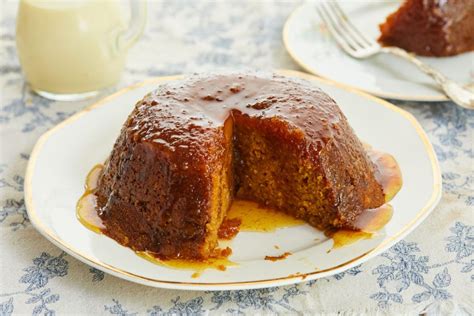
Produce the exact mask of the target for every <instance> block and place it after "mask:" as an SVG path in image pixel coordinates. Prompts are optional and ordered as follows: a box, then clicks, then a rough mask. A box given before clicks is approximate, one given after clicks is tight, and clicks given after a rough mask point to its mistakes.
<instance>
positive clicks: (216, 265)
mask: <svg viewBox="0 0 474 316" xmlns="http://www.w3.org/2000/svg"><path fill="white" fill-rule="evenodd" d="M365 146H366V145H365ZM366 150H367V153H368V155H369V157H370V158H371V160H372V161H373V163H374V165H375V167H376V178H377V181H378V182H379V183H380V185H381V186H382V188H383V191H384V194H385V200H386V202H389V201H390V200H391V199H392V198H393V197H394V196H395V195H396V194H397V193H398V191H399V190H400V188H401V186H402V177H401V172H400V169H399V167H398V164H397V162H396V161H395V159H394V158H393V157H392V156H391V155H389V154H385V153H382V152H378V151H375V150H373V149H371V148H370V147H368V146H366ZM102 169H103V165H100V164H98V165H96V166H94V167H93V168H92V170H91V171H90V172H89V173H88V175H87V179H86V184H85V192H84V194H83V195H82V196H81V198H80V199H79V201H78V203H77V209H76V211H77V213H76V214H77V218H78V220H79V221H80V222H81V223H82V224H83V225H84V226H85V227H86V228H88V229H90V230H91V231H93V232H95V233H99V234H100V233H102V231H103V230H104V229H105V226H104V225H103V223H102V220H101V219H100V217H99V216H98V215H97V211H96V195H95V190H96V187H97V181H98V178H99V175H100V173H101V171H102ZM392 214H393V208H392V206H391V205H390V204H388V203H386V204H384V205H382V206H381V207H379V208H376V209H369V210H366V211H364V212H363V213H362V214H361V215H360V216H359V218H358V219H357V221H356V223H355V224H354V226H355V227H356V228H357V230H347V229H341V230H338V231H335V232H327V235H328V236H330V237H331V238H332V239H333V241H334V244H333V249H335V248H340V247H343V246H347V245H350V244H353V243H355V242H357V241H359V240H362V239H369V238H372V237H373V236H374V234H376V233H377V231H379V230H380V229H382V228H383V227H384V226H385V225H386V224H387V223H388V222H389V221H390V219H391V218H392ZM303 224H305V222H304V221H302V220H300V219H296V218H294V217H292V216H290V215H288V214H285V213H283V212H279V211H276V210H273V209H270V208H268V207H264V206H262V205H259V204H258V203H255V202H251V201H245V200H234V202H233V203H232V205H231V207H230V209H229V212H228V213H227V216H226V219H225V220H224V222H223V223H222V225H221V227H220V229H219V234H218V235H219V238H220V239H221V240H230V239H232V238H234V237H235V236H236V235H237V234H238V232H239V231H252V232H273V231H275V230H277V229H280V228H286V227H294V226H299V225H303ZM275 248H277V246H275ZM226 249H229V251H227V252H226ZM226 249H223V250H221V249H217V250H216V251H220V255H216V256H215V257H213V258H209V259H207V260H203V261H192V260H182V259H166V260H163V259H160V258H157V257H156V256H154V255H153V254H152V253H149V252H137V255H139V256H140V257H142V258H144V259H146V260H148V261H150V262H153V263H155V264H158V265H162V266H165V267H169V268H174V269H185V270H192V271H195V272H194V273H193V274H192V277H198V276H200V275H201V273H202V272H203V271H204V270H206V269H216V270H220V271H224V270H226V267H228V266H235V265H236V263H234V262H231V261H230V260H228V259H227V257H228V256H229V255H230V253H231V251H230V248H226ZM277 249H279V247H278V248H277ZM290 254H291V253H289V252H285V253H283V254H282V255H281V256H275V257H272V256H266V257H265V260H269V261H276V260H283V259H285V258H287V257H288V255H290Z"/></svg>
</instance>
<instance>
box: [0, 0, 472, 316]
mask: <svg viewBox="0 0 474 316" xmlns="http://www.w3.org/2000/svg"><path fill="white" fill-rule="evenodd" d="M0 1H1V2H0V39H1V42H0V74H1V76H0V101H1V102H0V135H1V138H0V150H1V151H0V153H1V154H0V234H1V238H0V253H1V269H0V315H2V316H3V315H14V314H32V315H54V314H66V313H76V314H104V315H110V314H113V315H142V314H145V315H207V314H233V315H234V314H235V315H237V314H239V315H240V314H244V315H245V314H249V315H253V314H276V313H282V314H303V313H307V314H321V313H342V314H353V313H354V314H357V313H369V314H376V313H391V314H398V313H407V314H419V313H427V314H445V313H447V312H449V313H454V314H461V315H462V314H466V315H468V314H470V313H472V311H473V310H474V304H473V292H474V271H473V269H474V257H473V251H474V226H473V206H474V170H473V166H474V163H473V162H474V151H473V146H474V132H473V131H474V111H467V110H464V109H461V108H459V107H457V106H455V105H454V104H453V103H451V102H437V103H416V102H401V101H393V103H395V104H397V105H399V106H400V107H401V108H403V109H405V110H407V111H409V112H411V113H412V114H413V115H414V116H415V117H416V118H417V119H418V120H419V121H420V123H421V124H422V126H423V127H424V129H425V130H426V132H427V134H428V136H429V138H430V140H431V141H432V143H433V145H434V147H435V150H436V153H437V156H438V159H439V161H440V164H441V168H442V171H443V187H444V192H443V198H442V200H441V202H440V205H439V206H438V207H437V208H436V209H435V210H434V212H433V213H432V215H430V217H429V218H427V219H426V220H425V222H424V223H423V224H422V225H420V226H419V227H418V228H417V229H416V230H415V231H414V232H413V233H412V234H410V235H409V236H408V237H407V238H405V239H404V240H402V241H400V242H399V243H397V244H396V245H394V246H393V247H392V248H390V249H389V250H388V251H386V252H385V253H383V254H381V255H379V256H378V257H376V258H374V259H372V260H370V261H369V262H367V263H364V264H362V265H359V266H356V267H353V268H351V269H349V270H347V271H345V272H342V273H339V274H337V275H334V276H332V277H328V278H323V279H318V280H315V281H308V282H304V283H300V284H297V285H291V286H284V287H274V288H267V289H260V290H239V291H217V292H193V291H176V290H164V289H154V288H149V287H145V286H141V285H138V284H133V283H130V282H127V281H124V280H121V279H118V278H115V277H113V276H110V275H107V274H105V273H104V272H102V271H100V270H97V269H95V268H92V267H88V266H86V265H85V264H83V263H81V262H79V261H77V260H76V259H74V258H72V257H70V256H69V255H67V254H66V253H64V252H62V251H60V250H59V249H58V248H56V247H55V246H54V245H52V244H51V243H50V242H48V241H47V240H46V239H45V238H43V237H42V236H40V235H39V234H38V233H37V232H36V231H35V229H34V228H33V227H32V226H31V224H30V223H29V220H28V216H27V213H26V209H25V205H24V198H23V182H24V174H25V168H26V164H27V162H28V159H29V153H30V152H31V149H32V147H33V145H34V143H35V142H36V140H37V139H38V137H39V136H40V135H41V134H42V133H43V132H45V131H46V130H47V129H49V128H51V127H52V126H54V125H55V124H57V123H59V122H60V121H62V120H63V119H65V118H67V117H68V116H70V115H71V114H73V113H75V112H77V111H79V110H81V109H82V108H83V107H85V106H86V105H88V104H90V103H92V102H93V101H94V100H88V101H81V102H72V103H66V102H53V101H49V100H46V99H43V98H41V97H39V96H37V95H35V94H34V93H32V92H31V91H30V90H29V89H28V87H27V85H26V84H25V83H24V81H23V77H22V75H21V71H20V67H19V63H18V59H17V57H16V50H15V33H14V29H15V14H16V7H17V3H16V2H15V1H6V0H0ZM296 5H297V3H291V2H273V1H265V2H264V1H248V0H247V1H238V2H236V1H228V2H224V1H222V2H214V1H183V0H179V1H150V2H149V17H148V25H147V28H146V31H145V34H144V35H143V37H142V38H141V40H140V41H139V42H138V43H137V45H136V46H134V47H133V48H132V49H131V51H130V54H129V58H128V63H127V68H126V71H125V73H124V76H123V78H122V81H121V83H120V85H119V87H116V88H111V89H109V91H106V92H105V93H104V94H106V93H110V92H112V91H114V89H118V88H120V87H124V86H127V85H129V84H131V83H133V82H137V81H142V80H144V79H146V78H149V77H153V76H161V75H173V74H179V73H191V72H200V71H215V70H220V69H229V68H233V69H235V68H238V69H255V68H258V69H277V68H289V69H297V70H299V68H298V66H297V65H296V64H294V63H293V62H292V61H291V59H290V57H289V56H288V54H287V53H286V51H285V49H284V47H283V44H282V41H281V31H282V26H283V23H284V21H285V19H286V18H287V16H288V15H289V14H290V13H291V11H292V10H293V9H294V8H295V6H296ZM177 25H179V27H177Z"/></svg>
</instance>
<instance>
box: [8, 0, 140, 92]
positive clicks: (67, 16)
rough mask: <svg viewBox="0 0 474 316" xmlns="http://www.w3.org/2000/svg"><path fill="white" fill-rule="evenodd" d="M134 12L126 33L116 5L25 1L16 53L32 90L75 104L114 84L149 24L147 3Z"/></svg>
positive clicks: (87, 0)
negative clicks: (134, 45)
mask: <svg viewBox="0 0 474 316" xmlns="http://www.w3.org/2000/svg"><path fill="white" fill-rule="evenodd" d="M130 6H131V21H130V26H129V28H128V30H127V23H126V20H125V18H124V14H123V12H122V9H123V8H122V7H121V5H120V2H119V1H117V0H68V1H67V0H21V1H20V5H19V10H18V18H17V34H16V41H17V50H18V56H19V58H20V63H21V67H22V70H23V73H24V75H25V77H26V80H27V81H28V83H29V84H30V85H31V87H32V89H33V90H35V91H36V92H37V93H39V94H40V95H43V96H46V97H49V98H53V99H60V100H61V99H62V100H72V99H80V98H84V97H87V96H90V95H93V94H95V93H96V92H97V91H99V90H101V89H103V88H106V87H108V86H111V85H113V84H115V83H116V82H117V81H118V80H119V79H120V75H121V72H122V70H123V68H124V63H125V58H126V53H127V50H128V48H129V47H130V46H131V44H133V42H134V41H135V40H136V39H137V38H138V37H139V35H140V34H141V31H142V30H143V26H144V22H145V2H144V1H133V0H131V1H130Z"/></svg>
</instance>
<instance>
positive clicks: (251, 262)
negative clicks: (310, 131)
mask: <svg viewBox="0 0 474 316" xmlns="http://www.w3.org/2000/svg"><path fill="white" fill-rule="evenodd" d="M283 73H284V74H286V75H288V76H294V77H301V78H304V79H307V80H310V81H311V82H313V83H314V85H316V86H319V87H321V88H322V89H323V90H324V91H326V92H327V93H328V94H329V95H330V96H332V97H333V98H334V99H335V100H336V102H337V103H338V104H339V105H340V107H341V109H342V111H343V112H344V113H345V114H346V116H347V117H348V120H349V122H350V124H351V125H352V127H353V128H354V130H355V132H356V134H357V135H358V136H359V137H360V138H361V139H362V140H363V141H365V142H367V143H369V144H371V145H372V146H373V147H374V148H377V149H379V150H382V151H385V152H389V153H391V154H392V155H393V156H394V157H395V158H396V159H397V161H398V163H399V165H400V168H401V171H402V174H403V179H404V184H403V187H402V189H401V191H400V192H399V193H398V195H397V196H396V197H395V199H394V200H393V201H392V202H391V204H392V205H393V207H394V215H393V217H392V220H391V221H390V222H389V223H388V224H387V225H386V226H385V228H384V230H383V231H381V232H380V234H378V235H377V236H376V237H375V238H372V239H368V240H362V241H359V242H356V243H354V244H351V245H348V246H346V247H343V248H338V249H333V250H332V251H330V252H328V250H330V249H331V248H332V246H333V241H332V240H331V239H328V238H327V237H325V236H324V234H323V233H321V232H318V231H316V230H315V229H313V228H312V227H310V226H308V225H303V226H297V227H291V228H287V229H280V230H277V231H275V232H272V233H252V232H240V233H239V234H238V235H237V237H236V238H235V239H234V240H233V241H232V242H231V245H230V247H231V248H232V250H233V254H232V256H231V257H230V260H231V261H233V262H235V263H237V264H238V265H237V266H234V267H229V268H228V269H227V270H226V271H217V270H206V271H205V272H204V273H203V274H202V275H201V276H200V277H199V278H192V277H191V275H192V273H193V271H187V270H176V269H171V268H167V267H164V266H160V265H156V264H153V263H151V262H148V261H146V260H145V259H142V258H141V257H138V256H137V255H136V254H135V253H134V252H133V251H131V250H130V249H128V248H126V247H123V246H121V245H119V244H118V243H116V242H115V241H114V240H112V239H110V238H108V237H107V236H104V235H98V234H95V233H93V232H91V231H90V230H88V229H86V228H85V227H84V226H83V225H82V224H81V223H79V221H78V220H77V218H76V212H75V205H76V202H77V200H78V199H79V197H80V196H81V194H82V193H83V191H84V181H85V177H86V174H87V173H88V171H89V170H91V168H92V167H93V166H94V165H95V164H97V163H101V162H103V161H104V160H105V159H106V157H107V156H108V154H109V152H110V150H111V149H112V146H113V144H114V142H115V139H116V137H117V136H118V134H119V131H120V128H121V126H122V124H123V122H124V121H125V119H126V118H127V116H128V114H129V113H130V111H131V110H132V109H133V107H134V104H135V103H136V102H137V100H139V99H141V98H142V97H143V96H144V95H145V94H146V93H148V92H150V91H151V90H153V89H155V88H156V86H157V85H158V84H160V83H162V82H165V81H169V80H176V79H177V78H176V77H164V78H157V79H153V80H149V81H146V82H143V83H141V84H137V85H134V86H131V87H129V88H126V89H124V90H122V91H119V92H117V93H116V94H114V95H111V96H110V97H108V98H105V99H104V100H103V101H101V102H99V103H98V104H96V105H94V106H92V107H90V108H88V109H86V110H84V111H83V112H81V113H78V114H76V115H74V116H73V117H71V118H69V119H67V120H66V121H64V122H63V123H61V124H59V125H58V126H56V127H55V128H53V129H52V130H50V131H49V132H47V133H46V134H44V135H43V136H42V137H41V138H40V140H39V141H38V143H37V144H36V146H35V148H34V150H33V153H32V154H31V159H30V162H29V165H28V170H27V175H26V179H25V200H26V206H27V209H28V215H29V218H30V220H31V222H32V223H33V225H34V226H35V227H36V229H37V230H38V231H39V232H40V233H41V234H43V235H44V236H45V237H46V238H48V239H49V240H50V241H52V242H53V243H54V244H56V245H57V246H58V247H60V248H62V249H63V250H64V251H66V252H68V253H69V254H71V255H72V256H74V257H76V258H78V259H79V260H82V261H83V262H85V263H87V264H89V265H92V266H94V267H96V268H98V269H101V270H103V271H105V272H108V273H110V274H113V275H115V276H118V277H121V278H124V279H127V280H130V281H134V282H138V283H141V284H146V285H149V286H155V287H163V288H175V289H191V290H224V289H249V288H260V287H268V286H277V285H285V284H291V283H297V282H302V281H308V280H312V279H316V278H320V277H325V276H329V275H333V274H335V273H339V272H342V271H344V270H346V269H349V268H351V267H353V266H354V265H357V264H360V263H362V262H364V261H367V260H369V259H370V258H372V257H374V256H376V255H377V254H379V253H381V252H382V251H384V250H386V249H387V248H388V247H390V246H391V245H393V244H394V243H395V242H397V241H398V240H400V239H401V238H403V237H404V236H405V235H406V234H408V233H409V232H410V231H412V230H413V229H414V228H415V227H416V226H417V225H419V224H420V223H421V222H422V220H423V219H424V218H426V216H428V214H429V213H430V211H431V210H432V209H433V208H434V207H435V206H436V204H437V203H438V201H439V198H440V195H441V180H440V177H441V176H440V171H439V167H438V163H437V160H436V156H435V154H434V151H433V148H432V146H431V144H430V142H429V141H428V138H427V137H426V135H425V133H424V132H423V130H422V129H421V127H420V125H419V124H418V122H417V121H416V120H415V119H414V118H413V117H412V116H411V115H410V114H409V113H407V112H405V111H403V110H401V109H399V108H397V107H395V106H393V105H391V104H389V103H387V102H385V101H383V100H380V99H377V98H374V97H371V96H369V95H366V94H362V93H359V92H354V91H350V90H347V89H345V88H341V87H339V86H337V85H333V84H331V83H328V82H326V81H322V80H320V79H317V78H316V77H314V76H310V75H305V74H302V73H299V72H294V71H285V72H283ZM274 245H279V247H280V249H275V247H274ZM287 251H288V252H291V253H292V255H291V256H289V257H288V258H287V259H285V260H281V261H277V262H271V261H268V260H264V257H265V256H266V255H269V256H275V255H280V254H282V253H284V252H287Z"/></svg>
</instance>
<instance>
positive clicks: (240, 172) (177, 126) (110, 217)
mask: <svg viewBox="0 0 474 316" xmlns="http://www.w3.org/2000/svg"><path fill="white" fill-rule="evenodd" d="M97 196H98V212H99V215H100V217H101V218H102V220H103V221H104V224H105V226H106V231H105V233H106V234H107V235H109V236H111V237H112V238H114V239H115V240H117V241H119V242H120V243H122V244H124V245H127V246H129V247H131V248H133V249H135V250H139V251H145V250H146V251H151V252H154V253H155V254H156V255H158V256H162V257H166V258H176V257H178V258H206V257H209V256H212V254H213V249H214V248H215V246H216V242H217V230H218V228H219V226H220V224H221V223H222V220H223V218H224V216H225V214H226V212H227V209H228V208H229V205H230V203H231V202H232V199H233V198H234V197H235V196H237V197H240V198H246V199H250V200H254V201H256V202H259V203H262V204H266V205H270V206H273V207H275V208H277V209H279V210H281V211H284V212H287V213H291V214H293V215H295V216H297V217H300V218H303V219H304V220H306V221H307V222H308V223H310V224H311V225H313V226H315V227H319V228H322V229H328V228H331V227H348V228H351V227H352V226H351V225H352V223H353V222H354V221H355V219H356V218H357V216H358V215H359V214H360V213H361V212H363V211H364V210H365V209H369V208H375V207H378V206H380V205H382V204H383V203H384V195H383V190H382V188H381V186H380V185H379V184H378V183H377V181H376V180H375V177H374V166H373V164H372V162H371V161H370V160H369V158H368V157H367V155H366V153H365V151H364V149H363V146H362V144H361V143H360V141H359V139H358V138H357V137H356V136H355V134H354V132H353V130H352V129H351V127H350V126H349V124H348V122H347V120H346V118H345V116H344V115H343V114H342V112H341V111H340V109H339V107H338V106H337V105H336V103H335V102H334V100H332V99H331V98H330V97H329V96H328V95H326V94H325V93H324V92H322V91H321V90H320V89H318V88H315V87H314V85H312V84H309V83H308V82H305V81H301V80H295V79H290V78H287V77H283V76H277V75H261V74H259V75H253V74H241V75H239V74H237V75H235V74H234V75H232V74H231V75H211V76H206V77H203V76H194V77H191V78H188V79H185V80H182V81H176V82H172V83H169V84H164V85H162V86H160V87H159V88H158V89H157V90H155V91H154V92H152V93H150V94H148V95H147V96H145V97H144V99H143V100H141V101H139V102H138V103H137V104H136V106H135V109H134V110H133V112H132V113H131V114H130V116H129V117H128V119H127V121H126V122H125V124H124V126H123V128H122V130H121V134H120V136H119V138H118V139H117V141H116V143H115V145H114V148H113V150H112V152H111V154H110V157H109V158H108V160H107V161H106V163H105V167H104V170H103V172H102V175H101V177H100V179H99V183H98V189H97Z"/></svg>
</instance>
